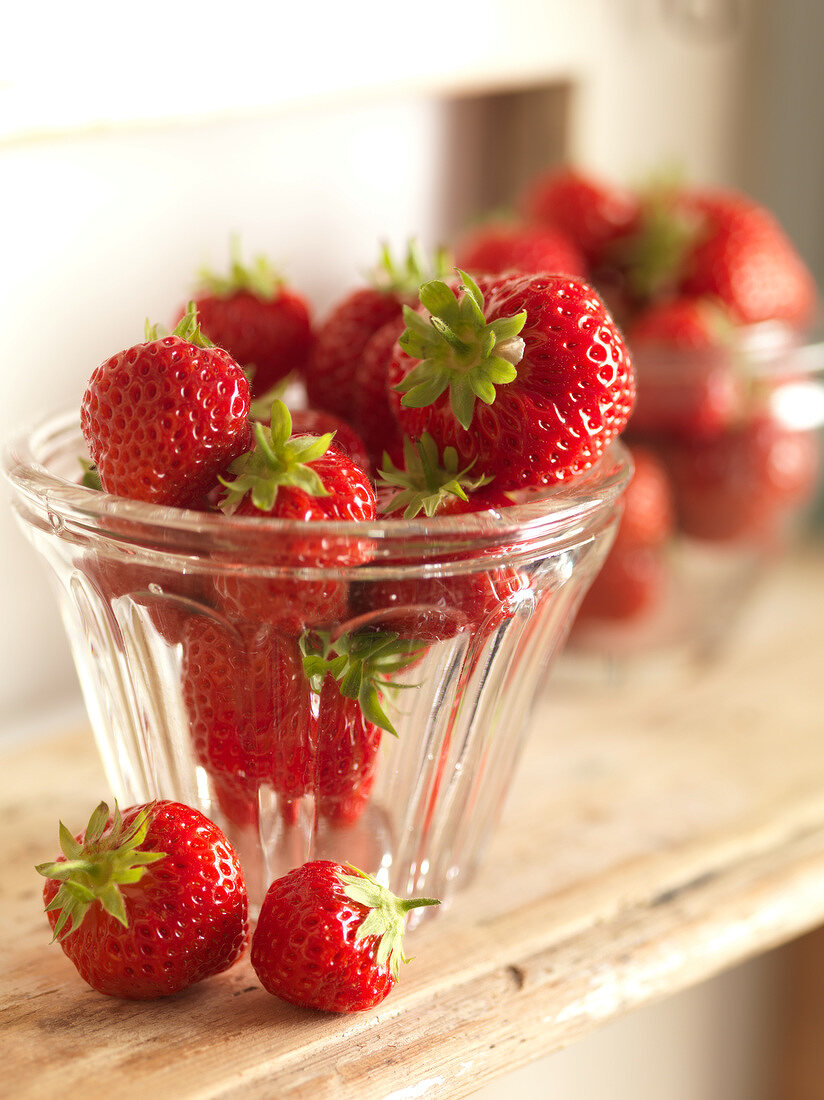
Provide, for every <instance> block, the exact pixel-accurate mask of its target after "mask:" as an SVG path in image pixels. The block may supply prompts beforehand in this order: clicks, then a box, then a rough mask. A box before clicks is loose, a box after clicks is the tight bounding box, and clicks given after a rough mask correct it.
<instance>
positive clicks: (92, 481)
mask: <svg viewBox="0 0 824 1100" xmlns="http://www.w3.org/2000/svg"><path fill="white" fill-rule="evenodd" d="M78 462H79V463H80V465H81V466H82V468H83V476H82V477H81V478H80V484H81V485H82V486H83V488H84V489H94V490H95V491H96V492H98V493H99V492H101V491H102V489H103V484H102V482H101V481H100V473H99V471H98V469H97V466H95V464H94V463H93V462H90V461H89V460H88V458H79V459H78Z"/></svg>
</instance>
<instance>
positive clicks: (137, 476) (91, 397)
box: [80, 303, 250, 507]
mask: <svg viewBox="0 0 824 1100" xmlns="http://www.w3.org/2000/svg"><path fill="white" fill-rule="evenodd" d="M147 329H148V326H147ZM249 401H250V395H249V383H248V382H247V381H246V378H245V376H244V374H243V371H242V370H241V369H240V367H239V366H238V364H237V363H236V362H235V360H234V359H232V357H231V356H230V355H229V354H228V352H226V351H223V350H222V349H221V348H217V347H215V346H214V345H213V344H212V342H211V341H210V340H208V339H206V337H204V335H203V333H202V332H201V331H200V328H199V326H198V317H197V311H196V309H195V307H194V305H193V304H192V303H190V306H189V309H188V311H187V313H186V314H185V316H184V317H183V319H182V320H181V322H180V324H179V325H178V326H177V328H176V329H175V331H174V332H173V333H172V334H171V335H170V336H164V337H158V336H156V335H155V332H154V330H148V331H147V340H146V342H145V343H143V344H137V345H136V346H135V347H132V348H128V349H127V350H126V351H122V352H119V353H118V354H117V355H113V356H112V357H111V358H110V359H107V360H106V362H105V363H102V364H101V365H100V366H99V367H98V368H97V369H96V370H95V371H94V373H93V374H92V376H91V379H90V381H89V384H88V386H87V387H86V392H85V393H84V395H83V402H82V405H81V408H80V426H81V429H82V431H83V436H84V438H85V440H86V443H87V445H88V448H89V454H90V456H91V459H92V462H93V463H94V464H95V466H96V468H97V472H98V474H99V477H100V482H101V484H102V487H103V488H104V489H105V490H106V492H108V493H113V494H115V495H116V496H122V497H129V498H131V499H132V500H143V501H147V502H148V503H150V504H170V505H178V506H182V507H186V506H189V507H203V506H204V505H203V498H204V496H205V494H206V493H207V492H208V491H209V489H210V488H211V487H212V486H213V485H214V484H215V483H216V481H217V479H218V476H219V475H220V474H221V473H222V472H223V471H224V470H225V469H226V467H227V466H228V465H229V463H230V462H231V461H232V460H233V459H234V458H237V456H238V455H240V454H242V453H243V452H244V451H245V450H246V448H247V447H248V445H249V426H248V420H247V418H248V415H249Z"/></svg>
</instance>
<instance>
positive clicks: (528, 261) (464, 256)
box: [455, 221, 586, 276]
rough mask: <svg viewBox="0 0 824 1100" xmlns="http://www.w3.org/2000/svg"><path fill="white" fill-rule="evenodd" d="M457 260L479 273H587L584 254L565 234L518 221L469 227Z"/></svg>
mask: <svg viewBox="0 0 824 1100" xmlns="http://www.w3.org/2000/svg"><path fill="white" fill-rule="evenodd" d="M455 262H456V263H457V265H458V267H460V268H462V269H463V270H464V271H469V272H471V273H472V274H473V275H475V276H478V275H499V274H501V273H502V272H504V271H521V272H523V273H524V274H526V275H531V274H538V273H540V272H555V273H560V274H564V275H585V274H586V261H585V260H584V257H583V256H582V255H581V252H580V251H579V249H578V247H577V245H576V244H575V243H574V242H573V241H572V240H571V239H570V238H569V237H567V236H566V235H565V234H564V233H562V232H560V231H559V230H557V229H553V228H551V227H549V226H546V227H543V226H539V225H522V224H519V223H518V222H505V221H497V222H488V223H486V224H483V225H479V226H476V227H475V228H474V229H471V230H469V231H468V232H467V233H466V234H464V236H463V237H462V238H461V239H460V240H459V242H458V244H457V245H456V246H455Z"/></svg>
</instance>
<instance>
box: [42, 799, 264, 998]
mask: <svg viewBox="0 0 824 1100" xmlns="http://www.w3.org/2000/svg"><path fill="white" fill-rule="evenodd" d="M140 809H141V807H140V806H133V807H131V809H129V810H126V811H125V813H124V814H123V818H124V822H125V823H126V824H128V823H129V822H130V821H131V820H133V818H134V817H135V815H136V814H137V813H138V812H139V810H140ZM77 839H78V840H82V837H78V838H77ZM142 848H143V850H145V851H155V852H165V853H166V858H165V859H162V860H159V861H158V862H157V863H153V864H150V865H149V867H148V868H147V870H146V872H145V874H144V875H143V877H142V878H141V879H140V881H139V882H136V883H133V884H132V885H126V886H122V887H121V892H122V894H123V898H124V901H125V907H126V914H127V917H128V921H129V927H128V928H124V927H123V925H122V924H120V923H119V922H118V921H117V920H115V918H114V917H112V916H110V915H109V914H108V913H106V912H105V911H104V910H103V908H102V906H101V904H100V902H96V903H95V904H94V905H92V907H91V908H90V909H89V910H88V912H87V913H86V916H85V918H84V920H83V922H82V923H81V925H80V927H79V928H78V929H76V930H75V931H73V932H70V933H69V934H68V935H67V936H65V937H64V938H63V939H61V940H60V946H61V947H62V948H63V951H64V952H65V954H66V955H67V956H68V958H69V959H71V961H72V962H73V963H74V965H75V967H76V968H77V971H78V973H79V974H80V976H81V977H82V978H83V979H84V981H86V982H88V984H89V985H90V986H92V988H94V989H96V990H97V991H98V992H100V993H105V994H107V995H108V996H111V997H126V998H129V999H132V1000H148V999H152V998H155V997H166V996H169V995H171V994H173V993H177V992H179V991H180V990H182V989H185V988H186V987H187V986H190V985H192V984H194V983H195V982H199V981H201V980H202V979H203V978H208V977H210V976H211V975H213V974H219V973H221V972H222V971H224V970H226V969H228V968H229V967H230V966H232V964H233V963H234V962H236V961H237V959H239V958H240V956H241V955H242V954H243V951H244V950H245V947H246V944H247V942H248V939H249V927H248V922H247V911H248V903H247V897H246V886H245V883H244V881H243V875H242V872H241V868H240V863H239V862H238V858H237V855H236V854H235V852H234V850H233V848H232V847H231V845H230V844H229V842H228V840H227V839H226V837H225V836H224V835H223V833H222V832H221V831H220V830H219V829H218V827H217V826H216V825H214V824H213V823H212V822H211V821H209V819H208V818H206V817H204V816H203V814H201V813H199V812H198V811H197V810H194V809H192V808H191V807H189V806H184V805H182V804H181V803H179V802H166V801H163V802H156V803H155V804H154V808H153V810H152V812H151V823H150V825H149V829H148V832H147V834H146V839H145V842H144V843H143V845H142ZM58 887H59V883H58V882H56V881H55V880H54V879H49V880H47V882H46V885H45V887H44V889H43V898H44V901H45V902H46V904H47V905H48V904H49V902H50V901H51V900H52V899H53V898H54V896H55V894H56V893H57V890H58ZM59 914H60V910H59V909H57V910H53V911H51V912H49V913H48V914H47V916H48V918H49V923H50V925H51V927H52V928H54V927H55V925H56V923H57V919H58V917H59Z"/></svg>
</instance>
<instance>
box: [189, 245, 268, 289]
mask: <svg viewBox="0 0 824 1100" xmlns="http://www.w3.org/2000/svg"><path fill="white" fill-rule="evenodd" d="M231 248H232V256H231V263H230V265H229V274H228V275H218V274H217V273H216V272H214V271H212V270H210V269H209V268H207V267H204V268H202V269H201V270H200V272H199V273H198V290H199V291H202V292H203V293H206V294H213V295H214V296H215V297H216V298H231V297H232V295H233V294H239V293H244V292H245V293H247V294H253V295H254V296H255V297H256V298H261V299H263V301H266V302H271V301H273V300H274V299H275V298H277V297H279V295H280V293H281V291H282V289H283V282H284V280H283V275H282V274H281V273H280V272H279V271H278V270H277V268H275V267H273V266H272V264H271V263H270V262H269V260H268V259H267V258H266V257H265V256H255V257H254V258H253V259H252V261H251V263H250V264H244V263H243V260H242V258H241V248H240V238H239V237H232V246H231Z"/></svg>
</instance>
